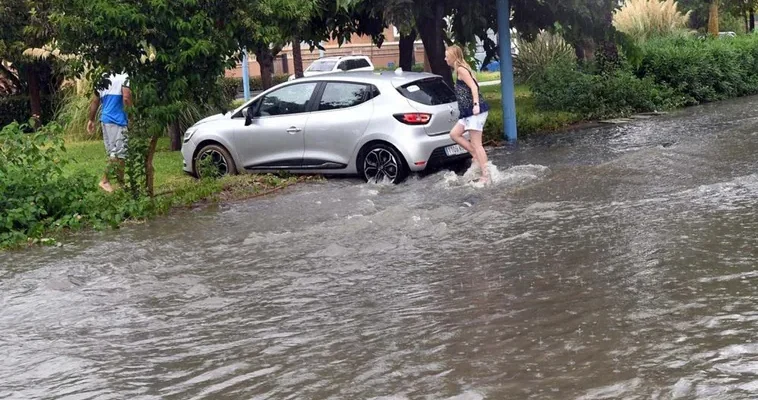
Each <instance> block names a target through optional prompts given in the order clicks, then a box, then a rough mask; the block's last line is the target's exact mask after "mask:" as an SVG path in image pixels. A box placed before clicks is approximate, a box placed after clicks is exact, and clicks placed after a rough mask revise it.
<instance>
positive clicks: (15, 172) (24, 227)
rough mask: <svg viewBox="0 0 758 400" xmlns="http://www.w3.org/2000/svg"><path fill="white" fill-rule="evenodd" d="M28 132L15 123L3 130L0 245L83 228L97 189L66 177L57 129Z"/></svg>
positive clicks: (78, 178) (77, 177) (0, 144)
mask: <svg viewBox="0 0 758 400" xmlns="http://www.w3.org/2000/svg"><path fill="white" fill-rule="evenodd" d="M24 131H25V129H24V126H22V125H19V124H18V123H15V122H14V123H11V124H9V125H7V126H5V127H4V128H3V129H2V131H0V245H2V244H5V243H8V242H15V241H18V240H19V239H25V238H26V237H38V236H40V235H41V234H43V233H44V231H45V230H47V229H50V228H62V227H67V226H75V225H78V224H80V223H81V219H82V216H81V215H82V214H84V212H85V210H86V207H85V205H84V201H83V199H84V197H85V196H86V195H87V193H88V192H91V191H93V189H94V188H95V186H94V185H93V181H92V179H91V178H88V177H86V176H82V175H74V176H70V177H65V176H63V172H62V170H61V167H62V164H63V163H64V160H65V158H64V157H63V152H64V148H63V141H62V140H61V139H60V136H59V135H58V133H59V131H60V127H59V126H58V125H47V126H45V127H43V128H42V129H40V130H38V131H37V132H35V133H26V132H24Z"/></svg>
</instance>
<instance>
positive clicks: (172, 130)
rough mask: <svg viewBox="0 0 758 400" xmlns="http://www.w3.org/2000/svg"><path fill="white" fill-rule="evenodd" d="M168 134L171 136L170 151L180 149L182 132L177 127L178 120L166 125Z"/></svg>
mask: <svg viewBox="0 0 758 400" xmlns="http://www.w3.org/2000/svg"><path fill="white" fill-rule="evenodd" d="M168 135H169V137H170V138H171V151H179V150H181V149H182V132H181V130H180V129H179V121H174V122H172V123H171V124H169V125H168Z"/></svg>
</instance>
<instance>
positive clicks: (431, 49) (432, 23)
mask: <svg viewBox="0 0 758 400" xmlns="http://www.w3.org/2000/svg"><path fill="white" fill-rule="evenodd" d="M415 6H416V27H417V28H418V31H419V34H420V35H421V41H422V42H424V49H425V51H426V55H427V57H428V58H429V66H430V67H431V69H432V73H434V74H437V75H440V76H442V78H443V79H445V82H447V83H448V84H449V85H450V86H451V87H452V85H453V72H452V71H451V69H450V67H449V66H448V65H447V63H446V62H445V40H444V38H445V31H444V27H443V23H444V22H445V21H444V17H445V4H444V3H443V2H436V3H434V5H433V6H432V7H434V8H433V13H432V15H429V14H427V13H425V12H424V11H423V10H424V8H425V7H428V6H427V5H424V4H423V3H422V2H421V1H417V2H416V3H415Z"/></svg>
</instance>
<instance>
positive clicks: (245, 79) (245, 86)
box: [242, 49, 250, 101]
mask: <svg viewBox="0 0 758 400" xmlns="http://www.w3.org/2000/svg"><path fill="white" fill-rule="evenodd" d="M242 51H243V53H242V91H243V92H244V93H245V101H248V100H250V72H249V71H248V65H247V64H248V58H247V49H244V50H242Z"/></svg>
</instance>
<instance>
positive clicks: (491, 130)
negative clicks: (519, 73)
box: [481, 85, 582, 145]
mask: <svg viewBox="0 0 758 400" xmlns="http://www.w3.org/2000/svg"><path fill="white" fill-rule="evenodd" d="M481 91H482V96H484V98H485V100H487V103H488V104H489V105H490V112H489V117H488V118H487V124H486V125H485V126H484V141H485V142H486V143H488V144H490V145H493V144H495V145H496V144H499V143H501V142H502V141H503V110H502V101H501V99H502V97H501V93H500V86H483V87H482V88H481ZM515 97H516V125H517V129H518V135H519V138H520V139H522V138H524V137H527V136H529V135H535V134H542V133H550V132H554V131H556V130H559V129H561V128H564V127H566V126H569V125H572V124H575V123H578V122H581V121H582V118H581V116H579V115H578V114H572V113H568V112H560V111H543V110H540V109H538V108H537V105H536V103H535V101H534V98H533V97H532V93H531V91H530V90H529V87H528V86H526V85H517V86H516V88H515Z"/></svg>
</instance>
